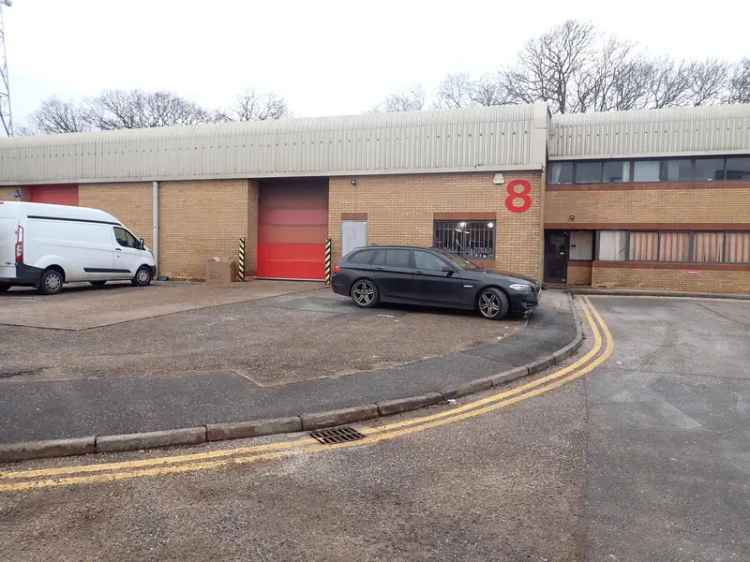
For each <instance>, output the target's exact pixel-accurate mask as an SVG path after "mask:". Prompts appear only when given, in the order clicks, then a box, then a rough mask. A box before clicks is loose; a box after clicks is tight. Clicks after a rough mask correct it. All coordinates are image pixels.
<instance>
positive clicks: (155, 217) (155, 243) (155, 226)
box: [151, 181, 159, 278]
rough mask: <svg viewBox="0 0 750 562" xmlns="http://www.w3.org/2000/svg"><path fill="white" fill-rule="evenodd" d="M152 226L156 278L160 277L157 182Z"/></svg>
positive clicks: (156, 183)
mask: <svg viewBox="0 0 750 562" xmlns="http://www.w3.org/2000/svg"><path fill="white" fill-rule="evenodd" d="M151 186H152V189H151V194H152V202H151V212H152V216H151V224H152V225H153V232H152V233H151V239H152V241H153V242H152V244H151V246H152V248H151V251H152V252H153V254H154V263H155V264H156V271H155V272H154V277H156V278H158V277H159V182H158V181H155V182H153V183H152V184H151Z"/></svg>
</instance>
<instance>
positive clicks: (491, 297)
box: [478, 289, 508, 320]
mask: <svg viewBox="0 0 750 562" xmlns="http://www.w3.org/2000/svg"><path fill="white" fill-rule="evenodd" d="M478 304H479V312H480V313H481V314H482V316H484V317H485V318H489V319H490V320H499V319H500V318H503V317H504V316H505V315H506V314H507V312H508V298H507V297H506V296H505V295H504V294H503V293H501V292H500V291H499V290H497V289H485V290H484V291H482V293H481V294H480V295H479V303H478Z"/></svg>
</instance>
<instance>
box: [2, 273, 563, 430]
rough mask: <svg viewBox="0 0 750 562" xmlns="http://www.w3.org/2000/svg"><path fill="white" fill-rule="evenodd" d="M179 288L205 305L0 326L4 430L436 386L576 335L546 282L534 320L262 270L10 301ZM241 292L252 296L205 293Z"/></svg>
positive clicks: (313, 407) (289, 411)
mask: <svg viewBox="0 0 750 562" xmlns="http://www.w3.org/2000/svg"><path fill="white" fill-rule="evenodd" d="M285 287H288V291H287V294H278V293H279V292H281V291H283V290H284V289H285ZM254 288H255V289H254ZM183 289H184V290H185V291H188V290H189V291H190V292H189V293H186V294H187V296H185V298H188V297H189V296H190V295H193V296H194V300H195V302H193V305H194V306H196V307H197V306H199V305H200V308H197V309H195V310H189V311H185V312H179V313H171V314H168V315H162V316H158V317H153V318H144V319H141V320H133V321H125V322H118V323H117V324H115V325H104V326H100V327H96V328H91V329H85V330H60V329H55V330H50V329H42V328H38V327H35V328H32V327H25V326H3V325H0V338H2V341H3V346H2V349H0V427H2V428H3V431H2V433H0V443H15V442H20V441H34V440H47V439H63V438H74V437H85V436H90V435H112V434H123V433H136V432H150V431H160V430H167V429H177V428H188V427H195V426H202V425H206V424H214V423H223V422H242V421H248V420H255V419H261V418H278V417H286V416H296V415H301V414H308V413H314V412H321V411H325V410H331V409H337V408H346V407H351V406H358V405H362V404H372V403H373V402H376V401H381V400H390V399H399V398H404V397H409V396H414V395H420V394H425V393H428V392H439V391H442V390H444V389H446V388H448V387H451V386H455V385H458V384H462V383H466V382H470V381H472V380H475V379H478V378H482V377H485V376H489V375H493V374H496V373H500V372H503V371H506V370H509V369H512V368H514V367H517V366H520V365H524V364H526V363H529V362H531V361H533V360H535V359H537V358H539V357H541V356H543V355H548V354H551V353H553V352H555V351H557V350H558V349H559V348H561V347H563V346H565V345H566V344H567V343H569V342H570V341H571V340H572V339H573V338H574V336H575V324H574V318H573V315H572V310H571V306H570V300H569V297H568V296H567V295H565V294H564V293H561V292H546V293H545V294H544V295H543V298H542V304H541V306H540V307H539V309H538V310H537V311H536V312H535V313H534V314H533V315H531V317H530V318H529V319H528V320H527V319H524V318H518V317H516V318H509V319H508V320H506V321H499V322H497V321H488V320H485V319H483V318H481V317H480V316H479V315H478V314H473V313H470V312H457V311H449V310H434V309H424V308H417V307H378V308H374V309H367V310H363V309H359V308H357V307H356V306H354V305H353V304H352V303H351V300H350V299H347V298H344V297H340V296H337V295H334V294H333V293H332V292H331V291H330V289H321V288H320V285H310V284H303V285H299V284H295V283H287V284H283V283H278V282H271V283H266V282H260V281H257V282H254V283H248V287H247V288H245V289H235V288H225V289H223V290H222V289H214V288H210V287H207V288H205V294H204V292H202V291H201V289H203V288H201V287H187V288H185V287H164V286H162V287H154V288H153V290H150V292H144V291H143V290H142V289H137V288H130V287H121V288H113V289H110V290H105V291H104V292H100V291H91V290H89V291H77V292H71V293H69V294H63V295H60V296H61V297H63V299H62V300H61V302H60V303H58V302H57V300H56V299H57V297H51V298H50V297H39V299H41V300H38V301H35V303H28V304H14V303H15V301H14V300H13V298H11V297H9V296H8V295H6V296H5V297H2V298H0V302H2V303H5V302H8V303H10V304H11V307H12V306H16V307H18V309H19V310H20V311H21V312H23V311H28V312H29V315H30V316H31V317H32V318H38V317H41V312H40V309H41V310H43V309H44V308H46V307H48V306H51V307H52V309H51V312H50V322H51V323H58V322H60V321H61V319H63V318H64V317H65V316H66V315H69V314H72V309H73V308H74V307H75V306H76V304H75V303H77V302H80V303H82V304H81V305H80V306H82V307H84V308H86V309H93V308H94V306H95V303H96V301H97V300H98V299H99V298H100V295H101V294H103V293H106V294H107V298H106V299H105V300H104V302H103V303H102V307H104V308H107V307H113V308H114V309H115V311H118V310H124V311H126V312H127V313H129V312H128V311H130V310H131V309H132V310H135V309H140V310H143V311H146V310H147V307H146V305H145V303H146V302H147V300H146V297H150V298H151V300H152V301H153V302H155V303H157V304H158V303H160V302H162V301H164V300H165V301H167V302H170V303H171V304H173V305H177V306H186V304H184V303H182V302H181V301H179V300H178V299H177V297H176V296H175V294H177V293H180V292H183ZM253 290H255V291H256V292H257V294H256V293H254V292H253ZM236 294H244V295H245V298H246V301H244V302H233V303H230V304H224V305H219V306H208V305H207V304H206V303H208V302H211V301H212V300H214V301H215V300H221V299H227V298H237V297H236ZM9 295H13V293H9ZM131 295H133V296H132V297H131ZM269 295H270V296H269ZM21 298H24V297H21ZM30 298H32V299H35V298H37V297H30ZM131 299H133V300H134V301H135V304H134V305H133V306H132V307H130V306H129V304H128V303H129V302H130V300H131ZM191 302H192V301H191ZM24 307H25V308H24ZM157 308H158V307H157ZM21 312H19V313H18V316H17V318H16V321H17V322H19V323H20V322H25V318H26V315H25V312H23V314H22V313H21ZM114 317H115V315H114V313H111V314H110V316H109V318H114ZM36 321H38V320H35V322H36Z"/></svg>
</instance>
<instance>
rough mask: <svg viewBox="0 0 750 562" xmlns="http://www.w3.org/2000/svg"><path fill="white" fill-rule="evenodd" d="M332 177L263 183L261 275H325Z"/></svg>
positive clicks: (260, 220) (259, 247) (289, 277)
mask: <svg viewBox="0 0 750 562" xmlns="http://www.w3.org/2000/svg"><path fill="white" fill-rule="evenodd" d="M327 236H328V180H327V179H322V180H321V179H314V180H283V181H282V180H279V181H269V182H262V183H261V184H260V202H259V208H258V268H257V275H258V277H273V278H280V279H323V275H324V273H323V252H324V246H325V240H326V237H327Z"/></svg>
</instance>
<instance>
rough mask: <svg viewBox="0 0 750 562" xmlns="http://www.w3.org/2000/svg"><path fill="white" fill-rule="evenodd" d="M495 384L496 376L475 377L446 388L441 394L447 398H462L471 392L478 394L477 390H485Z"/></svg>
mask: <svg viewBox="0 0 750 562" xmlns="http://www.w3.org/2000/svg"><path fill="white" fill-rule="evenodd" d="M493 386H495V383H494V377H493V376H489V377H483V378H481V379H475V380H473V381H470V382H467V383H464V384H459V385H456V386H451V387H448V388H446V389H445V390H444V391H443V392H442V393H441V394H442V395H443V397H444V398H445V399H446V400H452V399H455V398H461V397H462V396H467V395H469V394H476V393H477V392H484V391H485V390H489V389H490V388H492V387H493Z"/></svg>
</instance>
